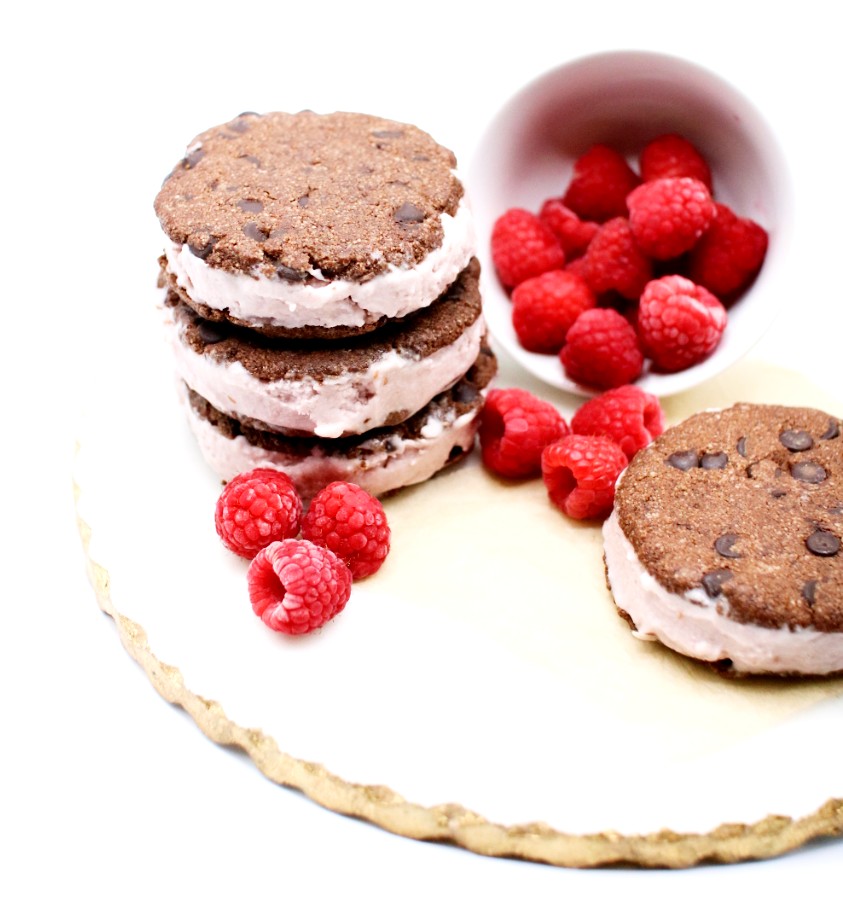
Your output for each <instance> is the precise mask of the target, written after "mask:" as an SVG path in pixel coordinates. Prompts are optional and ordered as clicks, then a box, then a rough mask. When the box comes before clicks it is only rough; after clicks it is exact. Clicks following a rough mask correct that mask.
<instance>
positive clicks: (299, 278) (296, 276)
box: [275, 263, 306, 282]
mask: <svg viewBox="0 0 843 914" xmlns="http://www.w3.org/2000/svg"><path fill="white" fill-rule="evenodd" d="M275 272H276V273H277V274H278V278H279V279H286V280H287V282H304V280H305V278H306V274H305V273H300V272H299V271H298V270H294V269H293V268H292V267H285V266H284V264H283V263H281V264H279V265H278V266H277V267H276V268H275Z"/></svg>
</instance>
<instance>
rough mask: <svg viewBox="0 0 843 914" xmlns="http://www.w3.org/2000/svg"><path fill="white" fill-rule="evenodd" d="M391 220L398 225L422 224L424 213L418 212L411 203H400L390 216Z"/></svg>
mask: <svg viewBox="0 0 843 914" xmlns="http://www.w3.org/2000/svg"><path fill="white" fill-rule="evenodd" d="M392 218H393V219H394V220H395V221H396V222H397V223H399V225H407V224H411V223H415V222H424V211H423V210H420V209H419V208H418V207H417V206H414V205H413V204H412V203H402V204H401V206H399V207H398V209H397V210H395V212H394V213H393V214H392Z"/></svg>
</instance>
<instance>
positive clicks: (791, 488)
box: [616, 404, 843, 632]
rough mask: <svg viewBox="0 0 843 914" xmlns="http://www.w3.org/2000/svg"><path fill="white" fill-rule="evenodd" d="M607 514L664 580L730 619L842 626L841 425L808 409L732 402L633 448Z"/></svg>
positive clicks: (795, 625)
mask: <svg viewBox="0 0 843 914" xmlns="http://www.w3.org/2000/svg"><path fill="white" fill-rule="evenodd" d="M616 508H617V512H618V522H619V524H620V526H621V529H622V530H623V532H624V534H625V535H626V537H627V538H628V539H629V540H630V542H631V543H632V545H633V547H634V548H635V551H636V553H637V555H638V558H639V559H640V561H641V563H642V564H643V565H644V566H645V568H646V569H647V570H648V571H649V572H650V573H651V574H652V575H653V577H655V578H656V580H657V581H658V582H659V583H660V584H661V585H662V586H663V587H664V588H665V589H667V590H668V591H670V592H672V593H677V594H685V593H687V592H688V591H691V590H694V589H699V588H702V589H703V590H704V591H705V592H706V593H707V595H708V596H709V597H711V598H719V597H720V596H721V595H722V597H724V598H725V601H726V603H725V604H724V603H723V602H721V603H719V604H718V610H717V611H718V612H725V613H726V614H727V615H728V617H729V618H731V619H732V620H734V621H736V622H740V623H754V624H756V625H759V626H762V627H764V628H783V627H788V628H790V629H791V630H795V629H797V628H802V627H810V628H814V629H816V630H817V631H820V632H841V631H843V545H841V544H843V427H842V426H841V421H840V420H839V419H837V418H835V417H833V416H829V415H828V414H826V413H824V412H820V411H819V410H814V409H807V408H791V407H783V406H762V405H755V404H737V405H736V406H734V407H731V408H729V409H725V410H722V411H718V412H705V413H700V414H698V415H695V416H692V417H691V418H690V419H688V420H686V421H685V422H682V423H680V424H679V425H677V426H674V427H673V428H671V429H669V430H668V431H667V432H665V433H664V434H663V435H662V436H661V437H659V438H658V439H656V441H655V442H654V443H653V444H652V445H651V446H650V447H649V448H647V449H645V450H643V451H641V452H639V453H638V454H637V455H636V457H635V459H634V460H633V461H632V462H631V464H630V466H629V468H628V470H627V472H626V473H625V475H624V476H623V478H622V480H621V482H620V485H619V487H618V491H617V497H616Z"/></svg>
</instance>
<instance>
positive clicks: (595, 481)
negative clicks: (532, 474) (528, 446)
mask: <svg viewBox="0 0 843 914" xmlns="http://www.w3.org/2000/svg"><path fill="white" fill-rule="evenodd" d="M627 463H628V461H627V459H626V455H625V454H624V452H623V451H622V450H621V449H620V447H619V446H618V445H617V444H615V442H614V441H612V439H611V438H603V437H599V436H595V435H573V434H572V435H568V437H567V438H563V439H562V440H561V441H557V442H556V443H555V444H551V445H549V446H548V447H547V448H545V451H544V453H543V454H542V478H543V479H544V484H545V486H546V487H547V494H548V496H549V497H550V500H551V501H552V502H553V504H554V505H556V507H557V508H559V509H560V510H561V511H563V512H564V513H565V514H567V515H568V517H572V518H574V519H575V520H601V519H603V518H605V517H608V516H609V514H610V513H611V511H612V505H613V503H614V498H615V484H616V483H617V481H618V477H619V476H620V474H621V473H622V472H623V470H624V469H625V468H626V465H627Z"/></svg>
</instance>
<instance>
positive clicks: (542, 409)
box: [480, 387, 568, 479]
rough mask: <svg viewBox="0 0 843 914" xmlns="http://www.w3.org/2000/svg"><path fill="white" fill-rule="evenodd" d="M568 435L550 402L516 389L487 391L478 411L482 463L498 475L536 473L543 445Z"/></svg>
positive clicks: (534, 474) (539, 468) (539, 469)
mask: <svg viewBox="0 0 843 914" xmlns="http://www.w3.org/2000/svg"><path fill="white" fill-rule="evenodd" d="M567 434H568V424H567V423H566V422H565V420H564V419H563V418H562V417H561V416H560V415H559V413H558V412H557V411H556V409H555V408H554V407H553V406H551V404H550V403H546V402H545V401H544V400H540V399H539V398H538V397H535V396H533V394H531V393H528V392H527V391H526V390H520V389H518V388H514V387H513V388H507V389H500V388H495V389H493V390H490V391H489V393H488V395H487V396H486V403H485V405H484V407H483V410H482V412H481V413H480V450H481V454H482V456H483V464H484V465H485V466H486V467H487V468H488V469H490V470H492V471H493V472H495V473H497V474H498V475H499V476H504V477H506V478H508V479H520V478H524V477H527V476H538V475H539V473H540V472H541V455H542V451H543V450H544V448H545V447H546V446H547V445H548V444H550V443H551V442H553V441H557V440H558V439H559V438H561V437H562V436H563V435H567Z"/></svg>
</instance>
